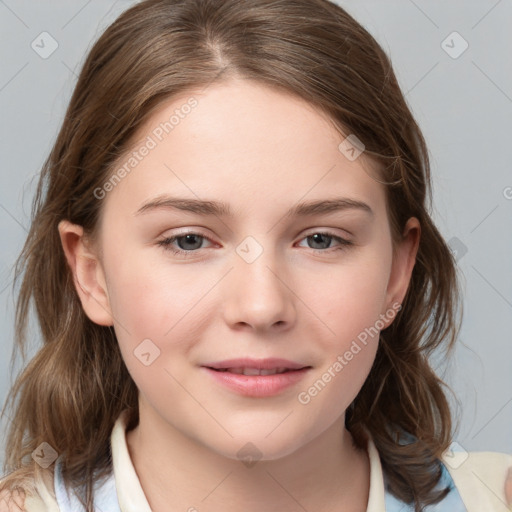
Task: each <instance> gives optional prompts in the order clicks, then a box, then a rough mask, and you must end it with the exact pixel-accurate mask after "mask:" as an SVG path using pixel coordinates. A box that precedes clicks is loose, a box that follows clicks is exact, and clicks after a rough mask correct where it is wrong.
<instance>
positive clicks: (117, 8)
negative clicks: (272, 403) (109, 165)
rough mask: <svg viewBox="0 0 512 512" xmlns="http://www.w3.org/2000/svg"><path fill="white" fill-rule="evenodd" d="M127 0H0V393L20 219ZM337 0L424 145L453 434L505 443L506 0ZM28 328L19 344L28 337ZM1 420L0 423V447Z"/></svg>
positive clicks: (508, 242)
mask: <svg viewBox="0 0 512 512" xmlns="http://www.w3.org/2000/svg"><path fill="white" fill-rule="evenodd" d="M134 3H135V2H134V1H133V0H131V1H130V0H117V1H115V2H114V1H112V0H102V1H99V0H89V1H87V0H80V1H78V0H73V1H70V0H59V1H57V0H55V1H49V0H45V1H38V2H34V1H33V0H0V55H1V62H2V66H1V69H0V105H1V111H2V123H1V127H0V144H1V155H2V159H1V167H0V231H1V252H0V306H1V311H0V343H1V348H0V356H1V361H0V400H1V401H2V404H3V402H4V400H5V397H6V395H7V392H8V389H9V387H10V384H11V383H12V382H13V380H14V375H10V374H9V361H10V356H11V349H12V343H13V341H12V340H13V322H14V297H13V293H12V287H11V280H12V276H13V268H12V265H13V263H14V260H15V258H16V256H17V254H18V253H19V251H20V250H21V248H22V244H23V242H24V239H25V236H26V230H27V227H28V225H29V215H30V205H31V200H32V195H33V192H34V190H35V184H36V179H37V173H38V172H39V171H40V168H41V166H42V164H43V162H44V160H45V158H46V156H47V154H48V153H49V151H50V149H51V146H52V143H53V141H54V139H55V136H56V134H57V132H58V129H59V126H60V124H61V121H62V118H63V115H64V111H65V108H66V106H67V102H68V101H69V98H70V95H71V92H72V89H73V86H74V84H75V80H76V74H77V73H78V70H79V69H80V66H81V64H82V62H83V60H84V56H85V54H86V53H87V51H88V49H89V48H90V47H91V45H92V43H93V42H94V41H95V40H96V39H97V37H99V35H100V34H101V32H102V31H103V30H104V28H105V27H106V26H107V25H108V24H110V23H111V22H112V21H113V20H114V19H115V18H116V17H117V15H118V14H119V13H120V12H122V11H123V10H125V9H126V8H127V7H129V6H130V5H132V4H134ZM339 3H340V5H342V6H343V7H344V8H345V9H347V11H348V12H349V13H350V14H352V15H353V16H354V17H355V18H356V19H357V20H358V21H360V22H361V23H362V24H363V25H364V26H365V27H366V28H367V29H368V30H369V31H370V32H371V33H372V34H373V35H374V36H375V38H376V39H377V40H378V41H379V43H380V44H381V45H382V46H383V47H384V49H385V50H386V51H387V53H388V54H389V55H390V56H391V59H392V62H393V65H394V69H395V72H396V74H397V77H398V79H399V82H400V85H401V87H402V89H403V91H404V93H406V98H407V100H408V102H409V105H410V107H411V109H412V111H413V113H414V114H415V117H416V119H417V120H418V122H419V124H420V127H421V128H422V130H423V132H424V135H425V137H426V140H427V144H428V145H429V150H430V154H431V158H432V171H433V180H434V210H433V216H434V219H435V221H436V222H437V224H438V226H439V228H440V230H441V232H442V233H443V235H444V236H445V237H446V239H447V240H450V245H451V246H452V247H453V248H454V249H455V250H457V251H458V253H457V254H458V258H459V260H458V264H459V267H460V269H461V271H462V273H463V275H464V280H463V282H462V284H463V290H464V310H465V316H464V322H463V326H462V330H461V335H460V339H459V343H458V348H457V351H456V353H455V357H454V358H453V360H451V361H449V362H443V364H442V365H439V366H438V373H439V374H440V376H441V377H442V378H444V380H445V381H446V382H447V383H448V384H449V385H450V386H451V387H452V388H453V390H454V391H455V392H456V393H457V395H458V397H459V400H460V401H461V403H462V407H461V424H460V429H459V431H458V432H457V433H456V436H455V439H454V441H455V442H457V443H458V444H460V445H461V447H463V448H464V449H466V450H468V451H472V450H482V451H500V452H507V453H512V336H511V333H510V331H511V328H512V164H511V162H512V140H511V136H512V128H511V119H512V59H511V58H510V50H511V49H512V33H511V31H510V27H511V26H512V1H511V0H499V1H496V0H489V1H487V0H472V1H468V0H464V1H462V0H460V1H451V2H449V3H448V2H445V1H441V0H436V1H432V0H429V1H427V0H414V1H413V0H393V1H388V0H387V1H382V0H347V1H339ZM44 31H46V32H48V33H49V34H51V36H52V37H53V38H54V39H55V40H56V41H57V43H58V48H57V49H56V51H55V52H54V53H53V54H52V55H50V56H49V57H48V58H46V59H43V58H41V57H40V56H39V55H38V54H37V53H36V52H35V51H34V50H33V49H32V47H31V43H32V42H33V41H34V40H35V41H36V42H37V41H40V38H39V36H40V34H41V33H42V32H44ZM454 31H456V32H458V33H459V34H460V36H461V37H462V38H463V39H464V40H465V41H467V43H468V45H469V46H468V48H467V49H466V51H464V52H463V53H462V54H461V55H460V56H458V57H457V58H453V56H454V55H456V54H458V53H460V50H461V49H463V40H462V39H460V38H459V36H457V35H455V36H453V35H452V36H450V34H452V33H453V32H454ZM448 36H450V37H448ZM447 37H448V39H447ZM443 41H445V43H444V44H442V42H443ZM46 48H47V49H48V48H49V46H48V45H46ZM445 49H447V50H448V51H449V52H451V53H452V56H450V55H449V54H448V53H447V52H446V51H445ZM32 332H33V342H32V349H31V350H32V351H31V352H29V355H30V353H33V351H34V350H35V349H36V348H37V345H38V343H39V340H38V337H37V329H36V328H35V327H34V328H33V329H32ZM19 363H20V361H19V360H18V362H17V364H16V366H15V370H17V369H19V367H20V364H19ZM8 421H9V420H8V419H3V420H2V423H1V425H0V426H1V431H0V442H1V447H2V450H3V446H4V436H5V428H6V426H7V423H8ZM0 463H3V454H1V455H0Z"/></svg>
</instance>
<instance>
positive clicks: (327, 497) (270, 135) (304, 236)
mask: <svg viewBox="0 0 512 512" xmlns="http://www.w3.org/2000/svg"><path fill="white" fill-rule="evenodd" d="M192 95H193V96H194V97H195V98H196V99H197V100H198V106H197V107H196V108H195V109H194V110H193V111H192V112H191V113H190V114H189V115H188V116H187V117H185V118H184V119H182V120H180V124H179V125H178V126H176V127H175V129H174V130H173V131H172V132H171V133H170V134H168V135H166V136H165V137H164V138H163V139H162V140H161V141H158V144H157V146H156V147H155V148H154V149H152V150H151V151H150V152H149V154H148V155H147V156H145V157H144V159H143V160H142V161H141V162H140V163H139V164H138V165H137V167H136V168H134V170H133V171H132V172H131V173H130V174H129V175H127V176H126V177H125V178H124V179H123V180H122V181H121V182H120V183H119V184H117V186H116V187H115V188H114V189H113V190H112V191H110V192H109V193H108V194H107V195H106V197H104V198H103V199H101V201H103V204H102V208H103V210H102V217H101V223H100V230H99V238H98V240H97V241H96V243H88V241H87V240H86V238H85V237H84V234H83V229H82V228H81V227H80V226H77V225H73V224H71V223H69V222H67V221H62V222H61V223H60V224H59V233H60V236H61V240H62V245H63V248H64V251H65V254H66V257H67V261H68V263H69V266H70V268H71V269H72V272H73V275H74V281H75V285H76V289H77V292H78V295H79V297H80V300H81V302H82V305H83V308H84V311H85V313H86V314H87V316H88V317H89V318H90V319H91V320H92V321H93V322H95V323H97V324H99V325H105V326H108V325H113V326H114V328H115V331H116V335H117V337H118V342H119V346H120V349H121V352H122V354H123V358H124V360H125V362H126V365H127V368H128V370H129V372H130V374H131V376H132V378H133V379H134V381H135V383H136V384H137V387H138V389H139V406H140V423H139V425H138V427H137V428H135V429H134V430H133V431H130V432H128V433H127V442H128V446H129V450H130V455H131V457H132V461H133V464H134V467H135V469H136V472H137V474H138V477H139V479H140V481H141V485H142V488H143V490H144V492H145V494H146V497H147V498H148V501H149V504H150V506H151V508H152V510H153V511H155V512H163V511H166V512H167V511H169V510H188V509H190V508H191V507H195V508H196V509H197V510H200V511H211V512H220V511H221V510H222V512H231V511H233V512H234V511H237V512H238V511H239V510H241V509H242V508H243V510H245V511H246V512H256V511H257V512H260V511H261V510H266V511H276V512H277V511H282V510H288V511H292V510H293V511H295V510H297V511H299V510H301V511H302V510H303V509H304V508H305V509H306V510H315V511H321V512H331V511H332V512H334V511H339V510H344V511H349V512H356V511H357V512H361V511H365V510H366V507H367V502H368V492H369V485H370V484H369V460H368V457H367V454H366V452H365V451H360V450H356V449H355V448H353V446H352V438H351V435H350V433H349V432H348V431H347V430H346V429H345V426H344V420H345V410H346V408H347V407H348V406H349V404H350V403H351V402H352V401H353V399H354V398H355V396H356V395H357V393H358V392H359V390H360V389H361V387H362V385H363V383H364V381H365V379H366V378H367V376H368V374H369V372H370V369H371V366H372V364H373V361H374V359H375V354H376V350H377V346H378V339H377V337H375V338H373V339H372V338H370V339H369V341H368V344H367V345H365V346H364V347H363V348H362V350H361V351H360V352H358V353H357V355H355V356H354V357H353V359H352V360H351V361H350V362H349V363H348V364H347V365H346V366H345V367H344V368H343V370H342V371H341V372H338V373H337V374H336V376H335V377H334V378H332V379H331V381H330V382H329V383H328V384H327V385H326V386H325V388H324V389H323V390H322V391H321V392H320V393H318V394H317V395H316V396H314V397H313V398H312V399H311V401H310V402H309V403H307V404H301V403H299V401H298V399H297V395H298V393H299V392H301V391H304V390H307V389H308V388H309V387H310V386H311V385H312V384H313V383H314V382H315V381H316V380H318V379H319V378H321V376H322V374H323V373H324V372H325V371H326V370H327V369H328V368H329V367H331V366H332V364H333V363H334V362H335V361H336V360H337V357H338V356H339V355H340V354H344V353H345V352H346V351H347V350H348V349H349V347H350V344H351V342H352V341H353V340H354V339H356V338H357V335H358V334H359V333H361V332H362V331H364V329H365V328H368V327H370V326H374V325H375V323H376V320H378V319H379V318H382V317H381V316H380V315H385V314H386V313H388V312H389V311H390V310H392V305H393V304H397V303H401V302H402V301H403V298H404V296H405V294H406V292H407V288H408V285H409V282H410V277H411V273H412V270H413V267H414V263H415V258H416V254H417V249H418V243H419V239H420V235H421V228H420V224H419V222H418V220H417V219H416V218H410V219H409V220H408V222H407V223H406V225H405V228H404V230H403V233H402V239H401V241H400V243H399V244H398V245H397V246H396V251H395V252H394V253H393V251H392V242H391V231H390V226H389V219H388V217H387V213H386V198H385V189H384V186H383V185H382V184H380V183H379V182H378V181H376V180H375V179H374V178H373V176H377V175H376V174H375V169H373V168H372V166H371V164H370V162H369V161H368V160H366V159H365V156H364V154H363V155H362V156H360V157H359V158H357V159H356V160H354V161H350V160H349V159H347V158H346V156H345V155H344V154H342V152H340V150H339V149H338V145H339V144H340V142H341V141H342V140H343V139H344V136H343V135H341V134H340V133H339V132H338V131H337V130H335V129H334V127H333V126H332V124H330V123H329V122H328V120H327V118H326V116H325V115H322V114H320V113H319V112H318V111H317V110H315V109H314V108H313V107H312V106H311V105H309V104H307V103H305V102H304V101H303V100H300V99H298V98H296V97H294V96H291V95H288V94H286V93H283V92H279V91H276V90H273V89H270V88H268V87H265V86H262V85H261V84H256V83H254V82H250V81H246V80H233V81H230V82H227V83H224V84H214V85H211V86H210V87H208V88H207V89H206V90H205V91H204V92H203V93H201V92H199V91H194V92H190V93H189V94H186V95H183V96H180V97H179V98H173V99H172V100H170V101H169V102H168V103H166V104H165V105H163V106H162V107H161V108H160V109H158V111H156V112H155V113H154V115H153V116H152V118H151V119H150V120H149V121H148V123H147V124H146V125H145V126H143V127H142V128H141V130H140V133H139V134H138V137H137V139H138V141H139V144H137V145H135V146H134V150H135V149H137V148H138V147H140V142H142V141H144V140H145V139H146V137H147V136H148V135H150V134H151V133H152V130H153V129H154V128H155V127H156V126H158V125H159V123H160V122H163V121H166V120H168V119H169V117H170V115H172V113H173V112H174V111H175V109H176V108H179V107H180V106H181V105H183V104H184V103H185V102H186V101H187V99H188V98H189V97H190V96H192ZM122 163H124V162H122ZM122 163H120V165H122ZM162 194H166V195H172V196H174V197H182V198H188V199H201V200H212V201H222V202H225V203H227V204H228V205H229V206H230V208H231V210H232V211H233V217H227V216H226V217H219V216H215V215H210V216H205V215H199V214H197V213H191V212H185V211H180V210H177V209H171V208H163V207H162V208H158V209H150V210H146V211H145V212H143V213H139V214H137V212H138V211H139V210H140V208H141V207H142V206H143V205H144V204H145V203H147V202H148V201H150V200H153V199H154V198H156V197H157V196H161V195H162ZM334 197H336V198H338V197H343V198H349V199H352V200H356V201H360V202H364V203H366V204H367V205H368V206H369V207H370V208H371V211H372V212H373V213H371V214H370V213H368V212H367V211H365V210H363V209H361V208H347V209H344V210H339V211H336V212H331V213H327V214H326V213H322V214H311V215H308V216H306V217H303V218H301V217H292V218H289V217H287V216H286V213H287V212H288V210H289V209H290V208H292V207H294V206H295V205H296V204H297V203H299V202H309V201H314V200H326V199H332V198H334ZM326 231H328V232H329V233H330V235H331V236H332V238H329V237H324V238H323V240H322V239H320V240H319V241H316V242H315V239H314V237H312V235H313V234H315V233H324V232H326ZM184 232H185V233H189V232H192V233H195V234H197V235H198V237H196V238H195V239H193V240H191V241H189V242H188V244H191V243H192V244H196V243H197V242H199V243H197V245H199V248H197V249H196V248H189V245H187V241H186V240H183V239H181V243H180V240H178V241H175V242H174V243H173V244H172V247H173V248H174V249H181V250H185V251H188V252H189V253H190V254H189V257H187V258H185V257H183V256H180V255H175V254H173V253H172V252H171V250H170V249H169V248H168V247H167V248H166V247H163V246H161V245H159V244H158V242H160V241H162V240H163V239H164V238H169V237H171V236H177V235H178V234H179V235H181V236H183V233H184ZM248 236H250V237H253V238H254V239H255V240H256V241H257V243H258V244H259V247H261V249H262V253H261V255H260V256H259V257H258V258H256V259H255V260H254V261H252V262H251V263H248V262H247V261H245V260H244V259H243V258H242V257H241V256H240V255H239V254H238V253H237V251H236V249H237V247H238V246H239V245H240V244H241V243H242V242H243V241H244V240H245V239H246V237H248ZM201 237H202V238H201ZM335 237H341V238H343V239H346V240H349V241H351V242H352V245H349V246H344V247H343V248H342V249H341V250H334V248H335V247H340V246H341V245H340V243H339V242H338V241H337V240H336V238H335ZM319 244H324V245H320V246H319ZM194 247H195V245H194ZM392 321H393V320H392V319H390V320H386V321H385V324H384V326H383V327H382V328H385V327H387V326H388V325H390V323H391V322H392ZM144 339H150V340H152V342H153V343H154V344H155V345H156V346H158V348H159V349H160V351H161V352H160V356H159V357H158V358H156V359H155V360H154V362H152V364H151V365H149V366H145V365H144V364H142V363H141V361H140V360H139V359H138V358H137V357H135V356H134V353H133V352H134V350H135V349H136V347H137V346H138V345H139V344H140V343H141V342H142V340H144ZM233 357H253V358H266V357H282V358H287V359H291V360H293V361H299V362H301V363H303V364H307V365H310V366H311V367H312V368H311V370H310V371H309V373H308V374H307V376H306V377H305V378H304V381H301V382H299V383H298V384H297V385H294V386H292V387H291V388H288V389H286V390H284V391H283V392H281V393H279V394H277V395H275V396H271V397H263V398H254V397H244V396H240V395H238V394H236V393H234V392H233V391H231V390H229V389H226V388H224V387H222V386H221V385H220V384H218V383H216V382H213V380H212V379H211V378H210V376H209V375H208V374H205V373H204V372H203V371H201V369H200V365H201V364H203V363H206V362H209V361H220V360H223V359H228V358H233ZM248 442H250V443H252V444H253V445H255V446H256V447H257V448H258V450H259V452H261V454H262V458H261V459H260V460H259V461H258V462H257V463H256V464H255V465H253V466H252V467H247V466H246V465H244V464H243V463H242V462H241V461H240V460H239V458H238V456H237V452H238V451H239V450H240V448H242V447H243V446H244V445H245V444H246V443H248ZM203 498H204V500H203ZM170 504H172V505H170ZM170 506H172V509H171V508H169V507H170Z"/></svg>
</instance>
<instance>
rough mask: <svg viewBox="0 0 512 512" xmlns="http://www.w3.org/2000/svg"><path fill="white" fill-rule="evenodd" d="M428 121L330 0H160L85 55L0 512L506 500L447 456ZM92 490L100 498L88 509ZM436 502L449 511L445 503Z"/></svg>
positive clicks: (68, 120)
mask: <svg viewBox="0 0 512 512" xmlns="http://www.w3.org/2000/svg"><path fill="white" fill-rule="evenodd" d="M429 199H430V171H429V161H428V156H427V150H426V147H425V142H424V139H423V137H422V135H421V132H420V130H419V128H418V126H417V124H416V122H415V120H414V118H413V116H412V115H411V112H410V111H409V109H408V107H407V105H406V103H405V101H404V98H403V95H402V93H401V91H400V89H399V87H398V84H397V81H396V78H395V76H394V74H393V71H392V68H391V64H390V62H389V60H388V58H387V57H386V55H385V54H384V52H383V51H382V49H381V48H380V47H379V46H378V44H377V43H376V42H375V40H374V39H373V38H372V37H371V35H370V34H369V33H368V32H367V31H366V30H364V29H363V28H362V27H361V26H360V25H359V24H358V23H357V22H356V21H355V20H354V19H353V18H351V17H350V16H349V15H348V14H347V13H346V12H345V11H344V10H342V9H341V8H340V7H338V6H336V5H335V4H332V3H330V2H327V1H325V0H294V1H287V0H279V1H276V0H247V1H244V2H240V1H239V0H222V1H220V0H146V1H143V2H141V3H139V4H137V5H136V6H134V7H132V8H130V9H129V10H127V11H126V12H125V13H123V14H122V15H121V16H120V17H119V18H118V19H117V20H116V21H115V22H114V23H113V24H112V25H111V26H110V27H109V28H108V29H107V30H106V31H105V33H104V34H103V35H102V37H101V38H100V39H99V40H98V42H97V43H96V44H95V45H94V47H93V48H92V50H91V52H90V54H89V55H88V58H87V60H86V62H85V64H84V67H83V69H82V71H81V73H80V76H79V79H78V83H77V85H76V89H75V91H74V94H73V96H72V98H71V102H70V105H69V108H68V111H67V113H66V117H65V121H64V123H63V125H62V128H61V131H60V133H59V135H58V138H57V141H56V143H55V146H54V148H53V150H52V152H51V154H50V156H49V158H48V160H47V162H46V163H45V165H44V168H43V171H42V175H41V181H40V183H39V188H38V191H37V194H36V198H35V205H34V216H33V221H32V227H31V230H30V233H29V235H28V239H27V243H26V245H25V247H24V249H23V253H22V254H21V256H20V259H19V263H18V276H20V277H21V275H22V274H23V280H22V286H21V290H20V295H19V302H18V309H17V328H18V329H17V334H18V343H19V345H20V347H23V344H24V340H25V332H26V325H27V322H28V312H29V306H30V303H31V301H33V303H34V305H35V306H36V312H37V315H38V320H39V323H40V325H41V331H42V336H43V339H44V344H43V346H42V347H41V349H40V351H39V352H38V353H37V354H36V356H35V357H34V359H33V360H32V361H30V363H29V364H28V365H27V367H26V368H25V369H24V371H23V373H22V374H21V375H20V376H19V378H18V379H17V381H16V383H15V385H14V388H13V390H12V395H11V399H12V404H14V398H15V397H17V398H18V402H17V404H16V408H15V411H14V413H13V414H12V416H13V419H14V421H13V423H12V428H11V431H10V433H9V438H8V442H7V468H6V469H7V470H8V474H7V475H6V476H5V478H4V479H3V480H2V482H1V486H0V490H3V494H2V499H3V505H0V507H2V506H3V509H2V508H0V510H16V507H18V509H21V510H23V509H25V510H27V511H29V512H31V511H77V510H82V509H85V510H87V511H88V512H90V511H93V510H101V511H103V512H106V511H123V512H128V511H130V512H131V511H138V512H141V511H153V512H161V511H169V510H177V511H178V510H188V511H190V512H191V511H195V510H198V511H212V512H217V511H220V510H222V511H223V512H226V511H227V512H229V511H231V510H233V511H235V510H240V509H241V508H243V509H244V510H246V511H256V510H258V511H259V510H266V511H278V510H279V511H282V510H287V511H288V510H289V511H295V510H297V511H298V510H307V511H312V510H315V511H317V512H331V511H337V510H344V511H347V512H355V511H369V512H377V511H382V510H386V511H388V512H389V511H398V510H401V511H405V510H414V511H415V512H417V511H421V510H425V511H427V510H437V511H441V510H443V511H445V510H446V511H448V510H449V511H450V512H454V511H462V510H467V511H468V512H472V511H476V510H478V511H482V510H486V511H501V510H506V507H507V496H506V488H505V486H506V471H507V469H508V468H509V467H510V466H512V456H510V455H507V454H501V453H492V452H472V453H469V454H468V453H467V452H464V451H459V452H452V451H450V450H448V449H449V448H450V447H451V443H452V440H453V425H452V418H451V412H450V409H449V405H448V401H447V398H446V396H445V389H444V387H446V386H445V385H444V383H443V382H442V381H441V380H440V379H439V378H438V377H437V376H436V375H435V373H434V371H433V370H432V368H431V366H430V364H429V359H428V358H429V355H430V354H431V353H432V351H433V350H435V349H438V348H441V349H442V348H444V349H445V350H446V352H447V353H450V352H451V349H452V348H453V346H454V343H455V341H456V337H457V330H458V325H459V324H458V321H460V320H459V319H458V317H457V311H458V304H459V302H458V301H459V297H458V288H457V278H456V270H455V264H454V260H453V257H452V255H451V252H450V250H449V248H448V247H447V245H446V242H445V241H444V240H443V238H442V236H441V234H440V233H439V231H438V230H437V229H436V227H435V226H434V224H433V222H432V219H431V217H430V215H429ZM95 507H96V508H95ZM434 507H436V508H434Z"/></svg>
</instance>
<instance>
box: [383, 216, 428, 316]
mask: <svg viewBox="0 0 512 512" xmlns="http://www.w3.org/2000/svg"><path fill="white" fill-rule="evenodd" d="M420 236H421V225H420V222H419V220H418V219H417V218H416V217H411V218H410V219H409V220H408V221H407V223H406V224H405V228H404V231H403V234H402V240H401V241H400V242H399V244H398V245H397V247H396V251H395V253H394V255H393V264H392V268H391V274H390V276H389V282H388V289H387V303H388V309H389V308H391V307H392V306H393V304H396V303H399V304H402V303H403V300H404V298H405V295H406V293H407V289H408V288H409V283H410V280H411V276H412V271H413V269H414V265H415V263H416V255H417V253H418V247H419V243H420ZM391 323H392V322H390V324H391Z"/></svg>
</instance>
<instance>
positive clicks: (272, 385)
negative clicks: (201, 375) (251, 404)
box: [201, 366, 309, 397]
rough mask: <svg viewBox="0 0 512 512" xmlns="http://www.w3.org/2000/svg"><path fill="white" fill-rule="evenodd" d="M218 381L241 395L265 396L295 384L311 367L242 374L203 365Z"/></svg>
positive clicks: (275, 393)
mask: <svg viewBox="0 0 512 512" xmlns="http://www.w3.org/2000/svg"><path fill="white" fill-rule="evenodd" d="M201 368H202V369H204V370H206V371H207V372H208V373H209V374H210V375H211V376H212V377H213V378H214V379H216V381H217V382H220V383H221V384H224V385H225V386H227V387H228V388H230V389H232V390H233V391H236V392H237V393H239V394H240V395H245V396H254V397H265V396H272V395H277V394H278V393H280V392H281V391H283V390H285V389H286V388H288V387H290V386H293V384H296V383H297V382H298V381H299V380H300V379H302V378H303V377H304V375H305V374H306V372H307V371H308V370H309V368H302V369H300V370H290V371H288V372H285V373H276V374H275V375H240V374H237V373H230V372H219V371H216V370H212V369H211V368H208V367H206V366H202V367H201Z"/></svg>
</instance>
